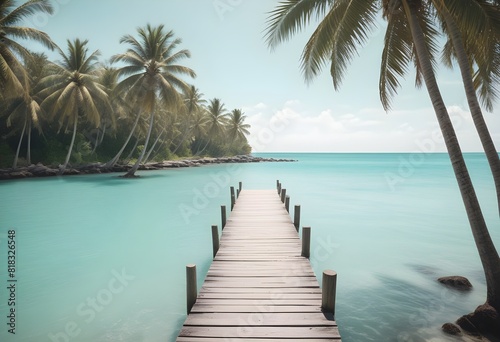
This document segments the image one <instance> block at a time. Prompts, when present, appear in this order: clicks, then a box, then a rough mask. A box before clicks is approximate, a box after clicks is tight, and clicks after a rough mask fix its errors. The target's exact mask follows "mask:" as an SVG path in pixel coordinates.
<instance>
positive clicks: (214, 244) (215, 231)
mask: <svg viewBox="0 0 500 342" xmlns="http://www.w3.org/2000/svg"><path fill="white" fill-rule="evenodd" d="M212 247H213V250H214V258H215V255H216V254H217V251H218V250H219V229H218V228H217V225H216V224H215V225H213V226H212Z"/></svg>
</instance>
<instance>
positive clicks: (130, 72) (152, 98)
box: [112, 24, 196, 177]
mask: <svg viewBox="0 0 500 342" xmlns="http://www.w3.org/2000/svg"><path fill="white" fill-rule="evenodd" d="M137 33H138V35H139V40H137V39H136V38H134V37H133V36H131V35H126V36H124V37H122V38H121V40H120V43H126V44H128V45H130V48H129V49H128V50H127V52H125V53H123V54H119V55H116V56H114V57H113V58H112V61H113V62H122V63H124V64H125V66H124V67H122V68H120V69H119V71H118V72H119V74H120V76H123V77H125V79H123V80H122V81H121V82H120V84H119V85H118V87H117V88H118V89H119V90H123V91H126V92H127V95H126V98H127V99H128V101H129V102H130V103H132V104H133V105H135V106H136V107H135V108H136V110H137V111H139V112H140V113H143V112H147V113H149V115H150V119H149V130H148V133H147V135H146V141H145V143H144V149H143V150H142V153H141V155H140V156H139V158H138V159H137V162H136V163H135V165H134V166H133V167H132V168H131V169H130V170H129V171H128V172H127V173H126V175H125V177H134V176H135V172H136V171H137V169H138V168H139V165H140V163H141V162H142V159H143V157H144V154H145V152H146V150H147V147H148V143H149V138H150V137H151V132H152V130H153V125H154V114H155V105H156V103H157V101H161V102H163V103H164V105H165V106H166V107H168V108H169V109H171V110H173V109H174V108H175V107H178V106H179V103H181V101H182V100H181V95H180V93H187V92H188V91H189V86H188V85H187V84H186V83H185V82H184V81H183V80H182V79H181V78H179V76H185V75H187V76H191V77H196V74H195V72H194V71H193V70H191V69H190V68H188V67H185V66H181V65H178V64H177V62H178V61H179V60H181V59H183V58H188V57H190V56H191V54H190V53H189V51H188V50H180V51H175V49H176V48H177V46H178V45H179V44H180V43H181V40H180V39H178V38H177V39H174V33H173V31H168V32H165V31H164V26H163V25H159V26H157V27H152V26H151V25H149V24H148V25H147V26H146V27H145V28H138V29H137Z"/></svg>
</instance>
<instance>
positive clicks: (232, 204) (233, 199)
mask: <svg viewBox="0 0 500 342" xmlns="http://www.w3.org/2000/svg"><path fill="white" fill-rule="evenodd" d="M235 202H236V198H235V197H234V186H232V187H231V211H233V208H234V203H235Z"/></svg>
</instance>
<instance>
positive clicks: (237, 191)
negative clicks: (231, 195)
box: [236, 189, 240, 198]
mask: <svg viewBox="0 0 500 342" xmlns="http://www.w3.org/2000/svg"><path fill="white" fill-rule="evenodd" d="M239 197H240V189H236V198H239Z"/></svg>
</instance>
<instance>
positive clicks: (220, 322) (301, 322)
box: [184, 312, 337, 327]
mask: <svg viewBox="0 0 500 342" xmlns="http://www.w3.org/2000/svg"><path fill="white" fill-rule="evenodd" d="M318 322H320V323H318ZM246 324H249V325H252V326H275V327H282V326H294V325H295V326H337V323H336V322H335V321H330V320H328V319H325V317H324V315H323V314H322V313H319V312H311V313H308V314H304V313H296V312H290V313H284V312H273V313H266V312H264V313H263V312H257V313H236V314H235V313H193V314H191V315H189V316H188V318H187V319H186V322H185V323H184V325H197V326H204V325H208V326H241V325H246ZM318 324H320V325H318Z"/></svg>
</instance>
